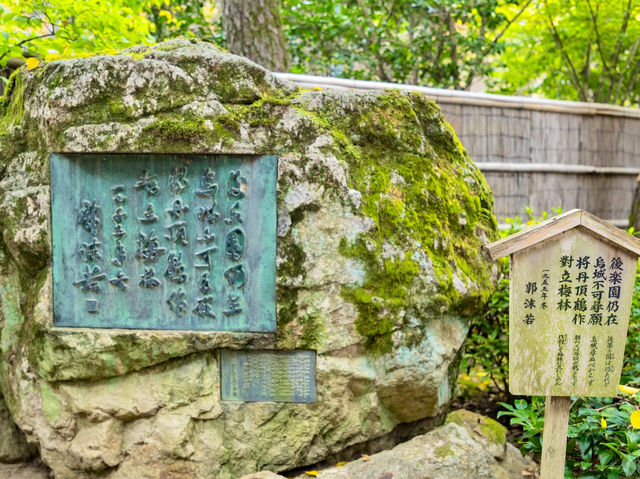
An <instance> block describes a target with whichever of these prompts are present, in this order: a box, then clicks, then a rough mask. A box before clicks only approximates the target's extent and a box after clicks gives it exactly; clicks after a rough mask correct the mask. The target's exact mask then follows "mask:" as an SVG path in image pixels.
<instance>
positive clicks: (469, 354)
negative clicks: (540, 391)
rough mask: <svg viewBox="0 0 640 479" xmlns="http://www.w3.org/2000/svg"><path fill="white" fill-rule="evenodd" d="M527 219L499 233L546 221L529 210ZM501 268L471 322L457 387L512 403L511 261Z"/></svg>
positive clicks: (556, 211) (557, 210) (466, 392)
mask: <svg viewBox="0 0 640 479" xmlns="http://www.w3.org/2000/svg"><path fill="white" fill-rule="evenodd" d="M526 211H527V216H528V219H527V221H526V222H523V221H522V219H520V217H517V216H516V217H515V218H505V224H506V225H507V226H508V228H506V229H503V230H501V231H500V236H501V237H502V238H505V237H507V236H509V235H511V234H514V233H517V232H518V231H520V230H522V229H523V228H524V227H526V226H530V225H532V224H537V223H539V222H540V221H544V220H546V219H547V218H548V217H549V215H548V214H547V212H546V211H545V212H543V213H542V216H540V217H539V218H537V217H536V216H535V215H534V214H533V211H531V209H530V208H527V210H526ZM552 212H553V215H558V214H560V213H562V209H561V208H553V209H552ZM498 265H499V268H500V271H499V279H498V286H497V287H496V290H495V291H494V293H493V294H492V295H491V297H490V298H489V301H488V302H487V304H486V305H485V308H484V310H483V312H482V313H481V314H480V315H479V316H478V317H476V318H473V319H472V321H471V327H470V329H469V335H468V339H467V343H466V348H465V354H464V356H463V358H462V365H461V369H460V376H459V381H458V384H459V386H460V390H461V393H462V395H463V396H473V395H475V394H477V393H485V392H487V391H488V390H490V392H492V393H494V394H498V395H504V396H506V397H507V398H508V399H509V400H512V399H513V398H512V397H511V395H510V394H509V336H508V331H509V260H508V258H502V259H500V260H498Z"/></svg>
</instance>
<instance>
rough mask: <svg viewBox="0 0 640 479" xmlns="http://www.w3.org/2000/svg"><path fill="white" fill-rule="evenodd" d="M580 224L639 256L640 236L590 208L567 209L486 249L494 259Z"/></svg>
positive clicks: (597, 235) (595, 234) (604, 239)
mask: <svg viewBox="0 0 640 479" xmlns="http://www.w3.org/2000/svg"><path fill="white" fill-rule="evenodd" d="M578 226H582V227H584V228H585V229H587V230H588V231H589V232H590V233H591V234H593V235H594V236H596V237H598V238H599V239H600V240H602V241H606V242H609V243H613V244H614V245H615V246H618V247H620V248H623V249H625V250H627V251H629V252H630V253H631V254H633V255H635V256H640V239H638V238H636V237H634V236H632V235H630V234H629V233H627V232H625V231H622V230H621V229H619V228H617V227H616V226H613V225H611V224H609V223H607V222H606V221H603V220H601V219H600V218H598V217H596V216H593V215H592V214H591V213H589V212H587V211H584V210H579V209H575V210H571V211H567V212H566V213H563V214H561V215H559V216H556V217H555V218H551V219H549V220H546V221H543V222H542V223H540V224H538V225H535V226H532V227H530V228H527V229H525V230H523V231H520V232H519V233H516V234H514V235H511V236H508V237H506V238H503V239H501V240H499V241H495V242H494V243H491V244H489V245H487V249H488V250H489V253H490V254H491V257H492V258H493V259H498V258H502V257H503V256H507V255H510V254H512V253H515V252H516V251H520V250H521V249H524V248H528V247H529V246H533V245H534V244H536V243H540V242H542V241H544V240H547V239H549V238H552V237H553V236H556V235H558V234H560V233H564V232H565V231H568V230H570V229H573V228H576V227H578Z"/></svg>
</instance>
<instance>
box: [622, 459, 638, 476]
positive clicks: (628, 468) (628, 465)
mask: <svg viewBox="0 0 640 479" xmlns="http://www.w3.org/2000/svg"><path fill="white" fill-rule="evenodd" d="M622 471H623V472H624V474H625V476H627V477H629V476H631V475H632V474H633V473H634V472H636V462H635V461H633V460H631V459H630V458H629V457H628V456H625V457H624V459H623V460H622Z"/></svg>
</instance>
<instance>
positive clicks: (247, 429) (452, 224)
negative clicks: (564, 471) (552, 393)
mask: <svg viewBox="0 0 640 479" xmlns="http://www.w3.org/2000/svg"><path fill="white" fill-rule="evenodd" d="M59 151H64V152H86V153H105V152H120V153H149V152H165V153H179V154H187V153H195V152H197V153H202V154H225V155H231V154H248V155H260V154H275V155H277V156H278V157H279V165H278V167H279V172H278V191H277V207H278V237H277V287H276V301H277V332H276V334H275V335H273V334H257V333H218V332H211V333H202V332H195V331H191V332H169V331H123V330H107V329H105V330H81V329H79V330H69V329H64V328H53V327H52V326H53V325H52V312H51V304H52V278H51V267H50V258H51V250H50V246H49V242H50V240H49V236H48V235H49V214H50V213H49V211H50V208H49V187H48V184H49V176H48V169H49V165H48V155H49V153H51V152H59ZM0 207H2V208H4V211H5V212H6V214H5V215H3V216H0V234H1V238H2V239H1V240H0V273H2V274H0V325H1V327H2V331H1V338H2V340H1V341H0V358H1V360H2V361H1V362H0V365H1V366H2V367H1V368H0V385H1V387H2V390H3V391H4V392H5V395H6V398H7V405H8V407H9V409H10V410H11V412H12V414H13V415H14V417H15V418H16V421H17V423H18V424H19V425H20V427H22V428H23V429H24V430H28V431H30V432H31V434H32V436H33V440H34V441H36V442H38V444H39V446H40V450H41V451H42V453H43V459H44V461H45V462H47V463H48V464H49V465H50V466H51V467H52V468H53V469H54V472H55V473H56V474H59V475H60V476H61V477H68V478H70V479H75V478H90V477H93V476H92V474H94V473H93V472H92V470H91V467H94V466H95V465H96V464H97V463H95V461H94V459H95V458H93V457H92V456H91V455H92V454H93V453H92V452H91V451H95V450H100V451H108V449H109V444H108V443H109V440H108V438H106V436H105V437H104V438H103V437H101V436H100V435H99V434H98V435H96V436H95V441H96V444H95V447H96V449H91V448H87V447H85V446H86V444H84V443H83V444H80V443H82V442H83V441H84V439H83V438H87V437H90V436H91V435H92V434H94V435H95V434H96V433H95V431H102V430H103V428H104V430H105V431H106V430H112V429H113V430H117V431H121V432H122V434H121V437H122V440H123V444H122V445H120V444H118V451H121V450H126V451H128V454H126V455H123V454H120V452H117V454H116V453H114V454H112V455H111V456H108V454H107V456H108V457H109V459H108V460H109V461H110V463H112V464H111V465H110V466H109V467H110V468H111V469H109V471H110V472H109V474H110V477H111V479H119V478H121V477H135V476H136V475H142V474H141V471H143V472H144V474H145V475H148V474H150V473H151V472H149V471H150V470H153V473H154V474H156V473H157V474H156V475H160V474H161V473H162V474H164V473H165V472H166V471H169V470H171V469H170V468H172V467H176V464H177V462H176V461H178V462H179V463H180V467H183V466H184V470H188V471H189V475H190V477H194V478H196V477H212V476H215V477H219V478H221V479H228V478H232V477H238V476H240V475H242V474H243V473H245V472H249V471H250V470H252V468H254V467H255V465H256V464H258V463H259V464H260V465H261V466H264V467H272V468H275V469H277V470H282V469H286V468H292V467H296V466H301V465H304V464H310V463H314V462H317V461H320V460H323V459H324V458H326V457H328V456H330V455H331V454H334V453H337V452H339V451H340V450H341V449H343V448H344V447H347V446H351V445H355V444H358V443H363V442H367V441H369V440H372V439H374V438H379V437H381V436H383V435H385V434H387V433H389V432H390V431H391V430H392V429H393V428H394V427H395V426H396V425H398V424H400V423H404V422H409V421H415V420H420V419H424V418H440V417H442V416H443V415H444V414H445V410H446V408H447V407H448V405H449V404H450V402H451V398H452V394H453V390H454V384H453V381H452V377H453V373H452V371H453V370H454V369H455V368H456V365H457V361H458V360H459V357H460V356H459V352H460V348H461V346H462V342H463V340H464V337H465V335H466V331H467V325H466V319H465V318H466V316H467V315H468V314H470V313H472V312H474V310H475V309H476V308H478V306H479V305H480V303H481V302H482V301H483V300H484V299H486V298H487V297H488V295H489V294H490V292H491V290H492V288H493V280H492V277H491V263H490V261H489V258H488V256H487V254H486V253H485V252H483V250H482V244H483V242H486V241H489V240H491V239H493V238H495V237H496V223H495V219H494V217H493V215H492V214H491V208H492V198H491V193H490V191H489V189H488V187H487V185H486V183H485V181H484V179H483V177H482V175H481V173H480V172H479V171H478V170H477V168H475V166H474V165H473V163H472V162H471V160H470V159H469V157H468V155H467V154H466V152H465V151H464V149H463V148H462V146H461V145H460V143H459V142H458V140H457V139H456V137H455V134H454V133H453V131H452V130H451V128H450V127H449V126H448V124H447V123H446V122H445V120H444V118H443V117H442V114H441V112H440V110H439V108H438V106H437V105H436V104H435V103H433V102H432V101H429V100H428V99H427V98H425V97H424V96H423V95H419V94H415V93H406V92H400V91H395V90H390V91H385V92H369V93H358V92H349V91H305V90H301V89H299V88H298V87H296V86H295V85H292V84H290V83H287V82H284V81H282V80H280V79H279V78H277V77H276V76H274V75H273V74H271V73H270V72H267V71H265V70H264V69H262V68H261V67H259V66H258V65H255V64H253V63H251V62H249V61H248V60H246V59H242V58H239V57H235V56H233V55H230V54H228V53H225V52H223V51H221V50H220V49H219V48H217V47H214V46H212V45H209V44H206V43H199V42H195V43H194V42H191V41H187V40H176V41H171V42H167V43H164V44H161V45H157V46H152V47H135V48H132V49H129V50H127V51H125V52H123V53H122V54H119V55H104V56H99V57H93V58H86V59H74V60H62V61H56V62H51V63H46V64H42V65H41V66H39V67H38V68H36V69H34V70H31V71H26V70H25V69H20V70H19V71H18V72H17V73H16V74H15V75H14V76H13V77H12V78H11V80H10V82H9V85H8V87H7V90H6V95H5V96H3V97H1V98H0ZM4 273H6V274H4ZM274 347H275V348H286V349H289V348H312V349H315V350H316V351H317V352H318V362H317V373H318V382H317V384H318V403H317V404H304V405H301V404H297V405H291V404H277V405H274V404H260V403H251V404H243V405H239V404H224V403H221V402H220V399H219V395H218V394H217V389H218V388H219V384H218V380H219V378H218V371H219V365H218V364H217V359H216V358H217V356H216V353H215V350H217V349H221V348H231V349H237V348H253V349H265V348H274ZM123 384H125V385H128V386H127V387H123V386H122V385H123ZM145 385H152V386H145ZM193 385H200V386H202V387H194V388H191V386H193ZM356 385H366V387H364V386H356ZM186 386H189V387H186ZM205 386H206V387H205ZM145 387H152V388H155V389H153V390H149V391H147V390H145ZM214 389H215V390H214ZM167 391H168V392H167ZM158 395H159V396H162V401H157V400H156V397H157V396H158ZM409 396H410V397H409ZM112 426H113V427H112ZM91 437H94V436H91ZM74 438H80V439H74ZM92 447H93V446H92ZM121 448H122V449H121ZM445 452H446V451H443V453H445ZM100 454H103V452H101V453H100ZM148 455H152V456H153V457H154V458H155V459H154V463H153V464H149V463H143V462H144V461H143V460H141V459H140V457H143V456H144V457H147V456H148ZM69 457H73V458H74V462H73V464H70V463H69V462H68V461H67V459H68V458H69ZM104 464H106V463H104V461H102V460H101V461H99V466H100V467H105V466H104ZM145 468H146V469H145ZM101 474H102V473H101ZM98 476H99V475H98ZM96 477H97V476H96Z"/></svg>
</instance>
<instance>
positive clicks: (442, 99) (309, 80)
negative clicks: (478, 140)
mask: <svg viewBox="0 0 640 479" xmlns="http://www.w3.org/2000/svg"><path fill="white" fill-rule="evenodd" d="M276 75H277V76H278V77H279V78H282V79H283V80H288V81H291V82H294V83H297V84H298V85H300V86H301V87H303V88H313V87H326V88H338V89H350V88H353V89H356V90H387V89H389V88H395V89H398V90H403V91H417V92H421V93H424V94H425V95H427V96H428V97H430V98H432V99H433V100H436V101H437V102H439V103H452V104H462V105H474V106H486V107H500V108H514V109H519V110H538V111H550V112H555V113H569V114H575V115H608V116H622V117H628V118H640V110H638V109H636V108H627V107H623V106H616V105H607V104H604V103H586V102H581V101H566V100H547V99H544V98H528V97H522V96H510V95H496V94H492V93H479V92H470V91H460V90H448V89H446V88H432V87H425V86H417V85H405V84H402V83H390V82H380V81H367V80H351V79H348V78H332V77H323V76H316V75H302V74H299V73H276Z"/></svg>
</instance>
